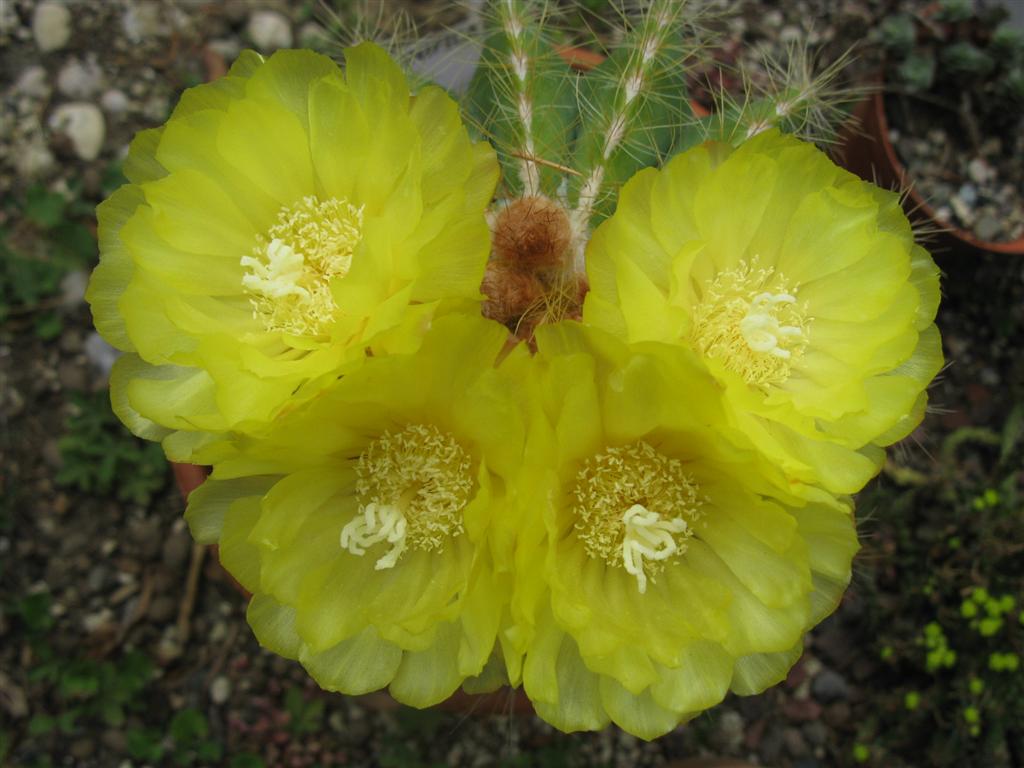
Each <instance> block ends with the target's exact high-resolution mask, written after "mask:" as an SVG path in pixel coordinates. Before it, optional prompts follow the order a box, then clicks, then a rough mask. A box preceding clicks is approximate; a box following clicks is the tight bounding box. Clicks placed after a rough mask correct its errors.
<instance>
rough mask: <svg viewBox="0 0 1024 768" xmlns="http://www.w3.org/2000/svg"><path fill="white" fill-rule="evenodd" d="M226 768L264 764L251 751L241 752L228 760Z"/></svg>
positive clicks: (262, 765)
mask: <svg viewBox="0 0 1024 768" xmlns="http://www.w3.org/2000/svg"><path fill="white" fill-rule="evenodd" d="M228 768H266V764H265V763H264V762H263V760H262V759H260V758H259V757H258V756H256V755H254V754H253V753H252V752H243V753H241V754H239V755H235V756H234V757H232V758H231V759H230V760H229V761H228Z"/></svg>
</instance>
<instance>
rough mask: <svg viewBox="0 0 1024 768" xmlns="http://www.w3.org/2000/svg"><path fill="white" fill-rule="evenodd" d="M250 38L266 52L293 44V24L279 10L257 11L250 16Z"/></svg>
mask: <svg viewBox="0 0 1024 768" xmlns="http://www.w3.org/2000/svg"><path fill="white" fill-rule="evenodd" d="M248 32H249V39H250V40H252V44H253V45H255V46H256V47H257V48H258V49H259V50H261V51H264V52H269V51H273V50H275V49H277V48H290V47H291V45H292V25H291V24H289V23H288V19H286V18H285V17H284V16H282V15H281V14H280V13H277V11H256V12H255V13H253V14H252V16H250V17H249V27H248Z"/></svg>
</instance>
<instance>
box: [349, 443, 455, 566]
mask: <svg viewBox="0 0 1024 768" xmlns="http://www.w3.org/2000/svg"><path fill="white" fill-rule="evenodd" d="M471 467H472V462H471V460H470V457H469V454H467V453H466V451H465V450H464V449H463V448H462V446H460V445H459V444H458V443H457V442H456V441H455V439H454V438H453V437H452V436H451V435H449V434H447V433H445V432H442V431H441V430H439V429H437V428H436V427H434V426H425V425H422V424H412V425H409V426H407V427H406V428H405V429H403V430H401V431H399V432H385V433H384V434H383V435H382V436H381V437H379V438H377V439H376V440H374V441H373V442H372V443H370V445H369V446H367V448H366V450H365V451H364V452H363V453H362V455H360V457H359V459H358V460H357V461H356V466H355V469H356V497H357V499H358V502H359V509H358V512H357V513H356V515H355V516H354V517H353V518H352V519H351V520H350V521H349V522H348V523H347V524H346V525H345V527H344V528H343V529H342V531H341V546H342V548H343V549H346V550H348V551H349V552H351V553H352V554H353V555H360V556H361V555H363V554H365V553H366V551H367V549H369V548H370V547H372V546H374V545H376V544H387V545H389V548H388V550H387V551H386V552H385V553H384V554H383V555H382V556H380V557H379V558H378V559H377V562H376V564H375V566H374V567H375V568H376V569H377V570H383V569H386V568H393V567H394V566H395V564H396V563H397V562H398V561H399V558H401V556H402V553H403V552H405V550H406V549H419V550H424V551H427V552H440V551H442V550H443V549H444V548H445V545H446V543H447V541H448V540H449V539H450V538H452V537H455V536H458V535H459V534H460V533H462V530H463V526H462V510H463V509H464V508H465V506H466V504H468V503H469V500H470V498H471V496H472V492H473V488H474V484H473V475H472V472H471Z"/></svg>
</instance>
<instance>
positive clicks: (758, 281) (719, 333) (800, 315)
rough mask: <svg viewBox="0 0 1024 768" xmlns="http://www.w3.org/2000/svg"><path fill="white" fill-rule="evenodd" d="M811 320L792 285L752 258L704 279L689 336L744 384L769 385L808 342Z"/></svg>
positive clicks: (782, 378)
mask: <svg viewBox="0 0 1024 768" xmlns="http://www.w3.org/2000/svg"><path fill="white" fill-rule="evenodd" d="M769 286H774V290H772V289H770V288H769ZM809 323H810V321H809V320H808V318H807V317H806V316H805V315H804V311H803V308H802V307H801V306H800V304H799V303H798V301H797V297H796V290H795V289H788V288H786V287H785V280H784V278H783V277H782V275H776V274H775V271H774V270H773V269H771V268H768V269H763V268H759V267H758V266H757V259H756V258H754V259H753V261H752V263H751V264H747V263H743V264H741V265H740V266H739V267H737V268H736V269H731V270H726V271H723V272H719V273H718V274H717V275H716V276H715V278H714V279H713V280H710V281H708V283H707V284H705V286H704V291H703V296H702V297H701V301H700V303H699V304H698V305H697V307H696V309H695V310H694V322H693V333H692V339H693V343H694V346H696V347H697V349H698V350H700V351H701V352H702V353H703V354H704V355H706V356H707V357H710V358H715V359H719V360H721V361H722V363H723V364H724V365H725V367H726V368H728V369H729V370H731V371H733V372H734V373H738V374H739V375H740V376H742V377H743V379H744V380H745V381H746V382H747V383H748V384H753V385H755V386H768V385H771V384H781V383H782V382H784V381H785V380H786V379H787V378H789V373H790V366H791V364H792V362H793V360H795V359H796V357H798V356H799V355H800V354H801V353H802V352H803V350H804V347H806V345H807V336H808V328H809Z"/></svg>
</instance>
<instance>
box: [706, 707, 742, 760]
mask: <svg viewBox="0 0 1024 768" xmlns="http://www.w3.org/2000/svg"><path fill="white" fill-rule="evenodd" d="M743 728H744V724H743V717H742V716H741V715H740V713H739V712H737V711H736V710H733V709H720V710H719V711H718V728H717V729H716V731H715V733H714V734H713V735H712V737H711V738H712V741H713V742H714V744H715V746H716V747H717V748H718V749H720V750H722V751H723V752H728V753H733V752H736V750H738V749H739V748H740V745H742V744H743Z"/></svg>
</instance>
